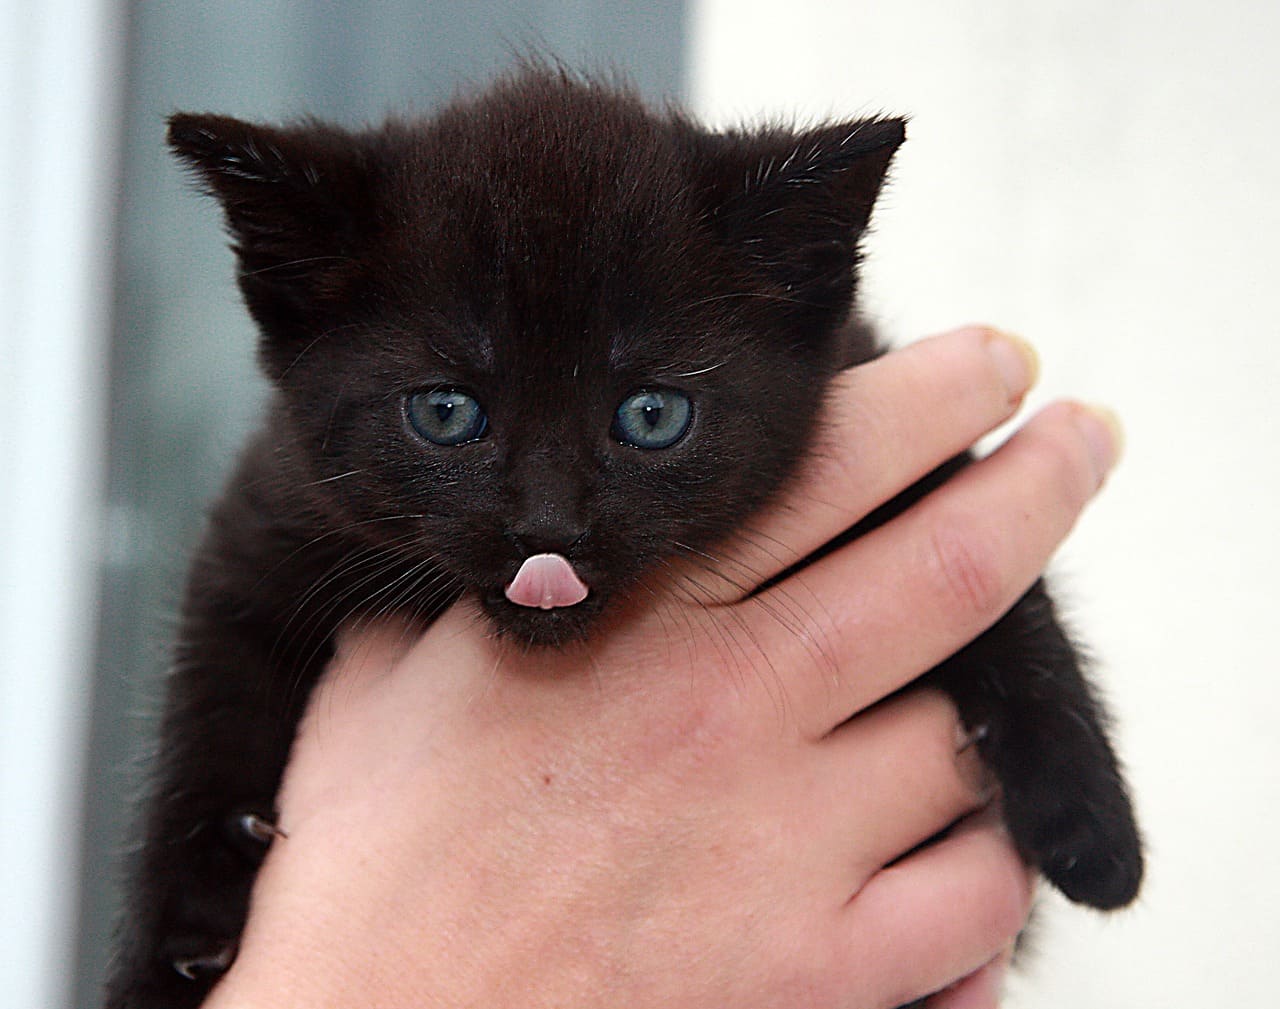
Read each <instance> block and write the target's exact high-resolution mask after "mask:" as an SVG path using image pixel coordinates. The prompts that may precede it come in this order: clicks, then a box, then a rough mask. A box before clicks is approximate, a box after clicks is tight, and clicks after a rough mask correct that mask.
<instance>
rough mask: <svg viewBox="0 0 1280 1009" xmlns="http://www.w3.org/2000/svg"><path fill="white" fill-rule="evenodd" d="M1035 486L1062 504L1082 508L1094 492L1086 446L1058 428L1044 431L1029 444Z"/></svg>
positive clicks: (1075, 508) (1059, 504)
mask: <svg viewBox="0 0 1280 1009" xmlns="http://www.w3.org/2000/svg"><path fill="white" fill-rule="evenodd" d="M1027 456H1028V463H1029V465H1030V466H1031V467H1032V469H1033V472H1032V474H1031V481H1032V486H1035V487H1037V488H1040V489H1041V490H1042V492H1043V493H1044V494H1046V495H1048V496H1050V498H1051V500H1052V502H1053V503H1054V504H1055V505H1057V506H1058V507H1068V508H1071V509H1072V510H1078V509H1080V508H1082V507H1084V504H1085V502H1086V501H1087V500H1088V499H1089V497H1090V494H1091V493H1092V485H1093V478H1092V475H1091V472H1092V471H1091V467H1090V463H1089V460H1088V458H1087V454H1086V452H1085V450H1084V447H1083V446H1082V445H1081V444H1080V443H1079V440H1078V439H1075V438H1070V437H1065V436H1064V435H1063V434H1062V433H1060V432H1058V431H1048V430H1041V431H1040V433H1039V436H1038V437H1035V438H1032V439H1030V441H1029V443H1028V445H1027Z"/></svg>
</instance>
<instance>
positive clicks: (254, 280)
mask: <svg viewBox="0 0 1280 1009" xmlns="http://www.w3.org/2000/svg"><path fill="white" fill-rule="evenodd" d="M168 140H169V146H170V148H171V149H172V150H173V152H174V154H175V155H177V157H178V158H179V159H180V160H181V161H182V162H183V163H184V164H185V165H186V166H187V168H188V169H189V170H190V171H191V172H192V173H193V174H194V175H195V177H196V178H197V180H198V181H199V183H200V184H201V187H202V188H203V189H204V191H205V192H206V193H208V194H209V195H211V196H213V197H215V198H216V199H217V200H218V201H219V202H220V203H221V204H222V209H223V214H224V216H225V220H226V226H227V231H228V232H229V233H230V235H231V238H232V245H233V248H234V250H235V253H236V256H237V258H238V260H239V266H240V271H239V280H240V288H241V290H242V291H243V292H244V296H245V301H246V303H247V304H248V306H249V310H250V311H251V312H252V313H253V315H254V317H255V318H256V319H257V320H258V321H259V323H261V324H262V326H263V329H264V332H265V333H266V334H267V335H268V336H269V337H271V336H276V337H279V336H283V335H287V334H288V332H289V331H290V330H294V329H297V328H298V326H299V325H300V324H301V323H302V322H303V321H304V319H303V316H304V315H305V314H306V312H307V311H308V310H309V308H311V307H312V306H315V305H316V304H317V302H318V301H322V300H323V299H324V297H325V295H326V293H328V294H339V293H340V292H341V290H342V288H343V278H344V276H345V275H346V273H348V272H349V271H346V270H344V269H343V267H344V265H347V264H350V262H351V261H352V259H353V257H354V255H355V253H356V252H357V250H358V249H359V247H360V245H361V243H362V239H363V235H364V233H365V229H366V228H367V226H368V221H369V217H370V214H371V209H370V199H371V194H370V185H369V171H368V167H367V165H366V163H365V160H364V157H363V155H362V153H361V152H362V149H363V148H362V145H361V143H360V138H359V136H358V135H356V134H351V133H347V132H346V131H343V130H340V129H338V128H337V127H333V126H329V125H325V124H321V123H312V122H308V123H304V124H300V125H298V126H296V127H277V126H264V125H258V124H255V123H248V122H244V121H243V120H239V119H234V118H231V117H230V116H220V115H202V114H193V113H178V114H176V115H174V116H172V117H170V119H169V134H168Z"/></svg>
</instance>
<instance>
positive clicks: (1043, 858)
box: [1035, 817, 1143, 911]
mask: <svg viewBox="0 0 1280 1009" xmlns="http://www.w3.org/2000/svg"><path fill="white" fill-rule="evenodd" d="M1072 820H1073V821H1074V822H1067V823H1063V824H1060V825H1058V827H1057V829H1055V830H1051V831H1045V830H1042V831H1041V832H1040V833H1041V842H1042V846H1041V848H1040V849H1039V850H1038V851H1036V853H1035V854H1036V858H1037V860H1038V862H1039V865H1040V871H1041V872H1042V873H1043V874H1044V876H1045V878H1046V879H1048V880H1049V882H1050V883H1052V884H1053V885H1054V886H1056V887H1057V888H1058V889H1059V890H1061V891H1062V892H1063V894H1064V895H1065V896H1066V897H1067V898H1069V899H1070V900H1073V901H1075V902H1076V903H1078V904H1087V905H1088V906H1090V907H1096V908H1098V909H1099V910H1101V911H1111V910H1114V909H1116V908H1120V907H1124V906H1125V905H1126V904H1128V903H1130V902H1131V901H1132V900H1133V899H1134V898H1135V897H1136V896H1137V895H1138V890H1139V888H1140V887H1141V885H1142V872H1143V858H1142V845H1141V842H1140V841H1139V839H1138V834H1137V830H1136V829H1135V827H1134V825H1133V822H1132V820H1128V819H1121V820H1119V821H1111V822H1107V823H1101V822H1098V821H1096V820H1094V821H1093V822H1090V821H1089V818H1086V817H1081V818H1078V819H1076V818H1072ZM1046 835H1047V836H1046Z"/></svg>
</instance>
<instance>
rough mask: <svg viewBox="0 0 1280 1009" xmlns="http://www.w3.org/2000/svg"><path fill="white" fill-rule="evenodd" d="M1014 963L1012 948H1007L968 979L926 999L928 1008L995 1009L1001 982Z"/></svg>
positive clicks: (1001, 988) (1000, 991) (1001, 992)
mask: <svg viewBox="0 0 1280 1009" xmlns="http://www.w3.org/2000/svg"><path fill="white" fill-rule="evenodd" d="M1012 962H1013V946H1012V945H1010V946H1006V947H1005V949H1004V951H1003V952H1001V953H1000V955H999V956H997V957H996V958H995V959H994V960H991V961H990V962H988V963H986V964H984V965H983V966H982V967H980V968H979V969H978V970H976V971H974V972H973V973H972V974H970V975H969V976H968V977H965V978H962V979H961V980H959V981H957V982H956V983H955V984H952V985H948V986H947V987H946V988H944V989H943V990H942V991H940V992H938V994H937V995H934V996H933V997H932V998H931V999H929V1000H928V1001H927V1002H926V1003H925V1006H926V1007H927V1009H998V1007H999V1005H1000V996H1001V995H1002V994H1003V993H1004V979H1005V975H1006V974H1007V973H1008V972H1009V964H1010V963H1012Z"/></svg>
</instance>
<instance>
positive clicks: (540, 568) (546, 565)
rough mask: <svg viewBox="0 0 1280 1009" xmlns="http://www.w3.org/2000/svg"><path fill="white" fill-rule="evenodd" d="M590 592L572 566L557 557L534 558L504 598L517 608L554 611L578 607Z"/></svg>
mask: <svg viewBox="0 0 1280 1009" xmlns="http://www.w3.org/2000/svg"><path fill="white" fill-rule="evenodd" d="M589 592H590V589H588V588H587V585H586V583H585V582H583V580H582V579H581V578H579V577H578V573H577V572H576V571H575V570H574V569H573V565H572V564H570V563H569V562H568V561H567V560H566V559H565V558H564V557H562V556H560V554H534V555H533V556H532V557H527V558H525V561H524V563H523V564H521V565H520V570H519V571H517V572H516V576H515V578H513V579H512V580H511V584H510V585H508V586H507V587H506V589H504V590H503V595H505V596H506V597H507V600H508V601H509V602H512V603H515V604H516V605H517V606H527V607H530V608H536V609H540V610H555V609H560V608H562V607H566V606H576V605H578V603H580V602H582V600H584V599H586V598H587V595H588V593H589Z"/></svg>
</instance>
